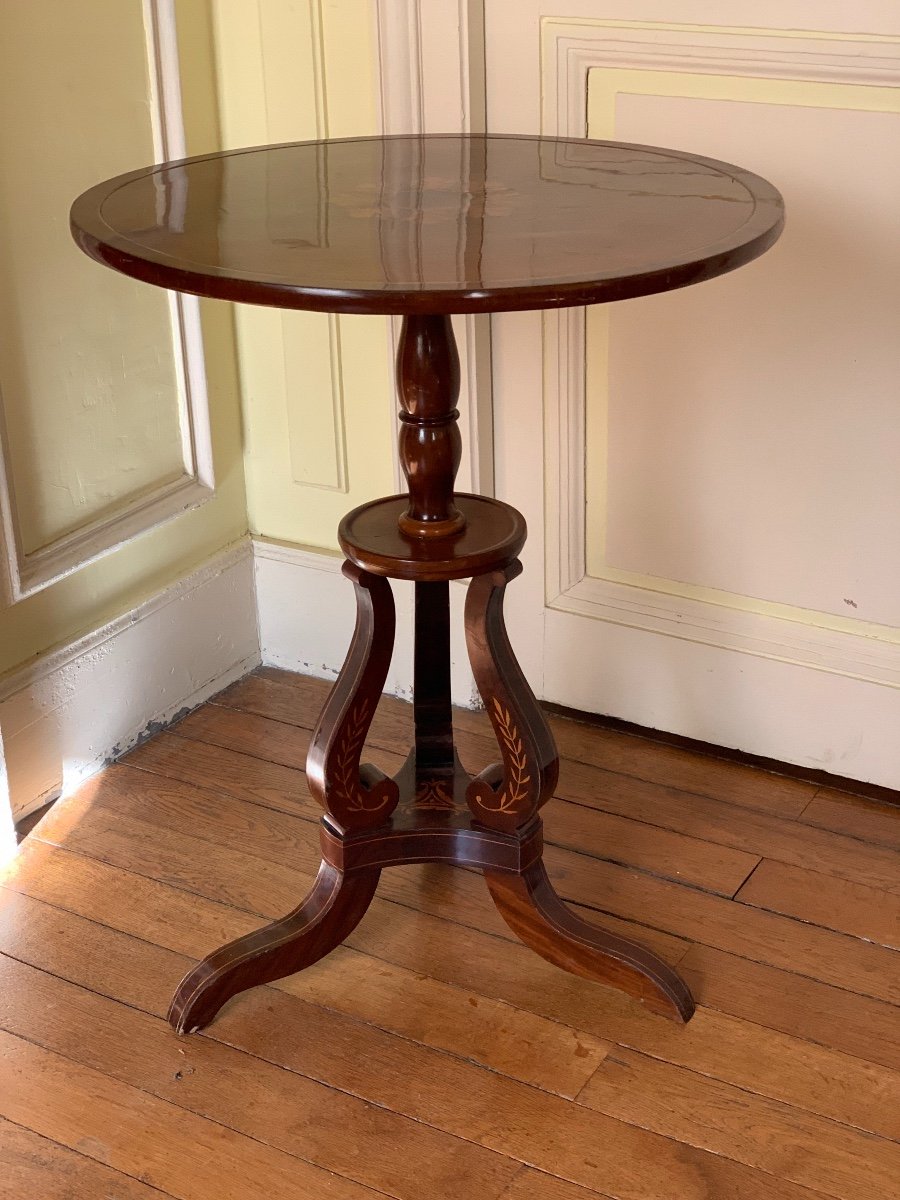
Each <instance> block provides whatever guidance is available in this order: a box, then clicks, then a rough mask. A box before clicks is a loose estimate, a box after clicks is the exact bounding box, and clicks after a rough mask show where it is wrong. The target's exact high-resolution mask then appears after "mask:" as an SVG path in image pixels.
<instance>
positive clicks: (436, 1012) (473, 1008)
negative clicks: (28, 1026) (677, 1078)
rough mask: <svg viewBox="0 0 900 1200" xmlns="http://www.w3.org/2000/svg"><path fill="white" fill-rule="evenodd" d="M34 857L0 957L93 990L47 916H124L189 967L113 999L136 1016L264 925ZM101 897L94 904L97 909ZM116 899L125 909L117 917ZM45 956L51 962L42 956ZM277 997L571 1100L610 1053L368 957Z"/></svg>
mask: <svg viewBox="0 0 900 1200" xmlns="http://www.w3.org/2000/svg"><path fill="white" fill-rule="evenodd" d="M34 848H35V850H39V851H40V852H38V853H33V854H32V855H31V858H30V862H29V863H28V868H29V869H27V870H26V871H24V872H22V873H20V874H19V875H18V877H17V878H16V879H15V880H14V881H10V884H11V886H13V887H14V888H15V890H17V891H21V892H22V895H24V896H28V897H29V898H32V899H34V900H40V901H42V902H43V904H44V907H38V908H36V909H33V910H32V911H31V913H30V915H28V916H25V915H22V916H20V917H19V919H18V920H16V921H14V922H12V921H11V919H10V917H9V916H8V917H7V919H6V921H5V924H0V950H4V951H5V952H6V953H8V954H12V955H14V956H15V957H17V958H20V959H22V961H25V962H29V963H32V964H33V965H36V966H39V967H41V968H42V969H45V970H49V971H52V972H53V973H54V974H59V975H61V976H63V977H64V978H66V979H76V980H78V981H80V982H83V983H85V985H87V986H90V985H91V978H92V977H91V976H90V975H87V976H85V975H78V974H77V972H78V971H79V969H82V968H83V961H82V956H81V951H80V950H79V949H78V947H77V943H78V937H77V936H75V934H74V932H73V931H74V930H75V929H76V928H77V922H76V925H75V926H71V925H70V926H66V923H65V920H64V918H63V916H60V917H58V918H54V916H53V913H54V912H55V909H54V908H51V907H50V906H51V905H58V906H60V908H61V909H62V910H67V909H72V908H73V907H74V910H75V912H77V913H79V914H81V916H83V917H86V918H89V919H90V920H92V921H95V922H106V923H108V922H109V912H110V911H114V912H117V913H123V914H124V919H120V920H119V921H118V922H117V923H116V924H115V926H113V927H114V928H116V929H120V930H122V931H123V932H125V933H128V934H130V935H132V936H135V937H139V938H141V939H143V940H145V941H150V942H152V943H154V944H156V945H159V946H161V947H165V948H167V949H168V950H172V951H175V952H176V953H177V954H179V955H181V954H183V955H187V956H188V957H187V958H184V959H182V958H179V959H178V961H177V962H176V963H175V964H174V965H173V966H172V967H171V970H170V971H165V970H163V969H161V966H160V964H159V963H157V965H156V966H155V968H154V971H153V976H152V979H151V980H149V981H148V983H147V985H146V986H147V987H149V988H151V992H150V997H151V999H150V1001H149V1002H148V1000H147V997H146V996H144V995H143V994H141V995H139V996H138V997H135V996H133V995H128V994H125V993H123V992H122V991H121V990H117V991H115V993H114V994H116V995H117V996H119V997H120V998H123V999H126V1000H127V1001H128V1002H129V1003H136V1004H138V1005H139V1006H140V1007H144V1006H146V1005H147V1004H148V1003H149V1004H150V1009H149V1010H150V1011H154V1012H160V1013H163V1012H165V1010H166V1008H167V1005H168V1001H169V999H170V998H171V993H172V992H173V991H174V988H175V986H176V985H177V983H178V979H179V978H180V975H179V974H178V972H179V971H180V972H181V974H183V973H184V971H186V970H187V967H188V966H189V965H190V960H193V959H197V958H200V957H202V955H203V954H204V953H206V952H207V951H208V950H210V949H212V948H213V947H214V946H215V945H217V944H220V943H222V942H225V941H228V940H230V939H231V938H234V937H239V936H240V935H242V934H244V933H248V932H249V931H250V930H252V929H255V928H257V927H258V925H259V924H260V919H259V917H255V916H251V915H250V914H247V913H240V912H238V911H236V910H232V909H223V908H222V907H221V906H220V905H216V904H211V903H209V902H205V903H204V902H200V901H199V900H198V899H197V898H196V897H192V896H187V895H186V894H184V893H178V892H176V891H174V890H173V889H170V888H166V887H164V886H163V885H159V884H155V883H154V882H153V881H149V880H142V879H140V878H139V877H136V876H133V875H128V874H126V873H125V872H120V871H115V870H113V869H112V868H99V867H98V864H95V863H93V861H92V860H90V859H83V858H80V857H77V858H76V857H75V856H72V855H69V856H68V859H69V861H63V858H64V854H63V852H61V851H53V850H52V849H51V848H50V847H44V846H40V847H38V846H37V844H35V847H34ZM48 851H49V853H48ZM97 897H101V898H102V899H101V900H100V901H99V902H97V899H96V898H97ZM119 900H121V901H122V903H123V905H127V907H123V908H119V906H118V901H119ZM376 903H379V902H377V901H376ZM381 907H382V909H383V910H384V911H383V915H382V920H390V919H391V912H390V910H391V908H392V907H393V906H389V905H387V904H382V905H381ZM0 909H2V910H3V911H7V912H8V911H9V901H8V900H6V901H5V902H4V900H3V898H2V893H0ZM11 926H12V928H11ZM123 926H124V928H123ZM13 929H14V930H15V932H14V933H13ZM65 929H68V932H64V930H65ZM51 950H52V954H53V957H52V958H50V957H48V956H49V955H50V953H51ZM173 961H174V960H173ZM115 967H116V964H115V963H113V964H110V965H109V966H107V965H105V963H104V961H102V960H101V962H100V963H99V965H98V968H97V970H98V972H100V973H98V974H95V975H94V976H93V980H94V986H96V985H97V980H98V979H99V978H106V977H107V974H108V972H110V971H113V970H115ZM128 978H130V973H129V975H128ZM124 986H125V984H124V982H123V981H121V980H118V982H117V983H116V984H115V987H116V988H118V989H121V988H123V987H124ZM275 986H278V987H280V988H283V989H284V990H285V991H290V992H291V993H292V994H294V995H297V996H300V997H302V998H304V999H307V1000H308V1001H309V1002H310V1003H315V1004H320V1005H322V1006H324V1007H328V1008H332V1009H334V1010H335V1011H338V1012H342V1013H344V1014H345V1015H348V1016H351V1017H353V1018H355V1019H357V1020H364V1021H368V1022H370V1023H371V1024H376V1025H379V1026H380V1027H381V1028H383V1029H385V1030H387V1031H388V1032H392V1033H397V1034H399V1035H400V1036H401V1037H405V1038H409V1039H411V1040H413V1041H419V1042H422V1043H423V1044H427V1045H432V1046H435V1047H437V1048H439V1049H443V1050H446V1051H448V1052H449V1053H452V1054H456V1055H458V1056H460V1057H463V1058H467V1059H470V1060H471V1061H472V1062H476V1063H479V1064H481V1065H483V1066H486V1067H488V1068H489V1069H491V1070H494V1071H499V1072H500V1073H501V1074H506V1075H509V1076H510V1077H511V1078H515V1079H519V1080H521V1081H522V1082H525V1083H531V1084H534V1085H535V1086H537V1087H541V1088H543V1089H544V1090H545V1091H552V1092H555V1093H556V1094H558V1095H561V1096H568V1097H570V1098H571V1097H574V1096H575V1095H577V1093H578V1092H579V1091H580V1090H581V1088H582V1087H583V1086H584V1084H585V1082H586V1081H587V1079H588V1078H589V1077H590V1076H591V1074H593V1072H594V1070H595V1069H596V1066H597V1064H598V1063H599V1061H600V1060H601V1059H602V1057H603V1055H604V1054H605V1053H606V1051H607V1048H608V1043H606V1042H605V1041H602V1040H600V1039H599V1038H596V1037H594V1036H592V1035H591V1034H588V1033H586V1032H584V1031H577V1030H574V1029H573V1028H572V1027H571V1026H569V1025H566V1024H563V1023H561V1022H558V1021H554V1020H550V1019H548V1018H545V1017H542V1016H541V1015H540V1014H534V1013H531V1012H529V1011H526V1010H520V1009H516V1008H514V1007H513V1006H511V1005H509V1004H507V1003H506V1002H505V1001H503V1000H498V999H493V998H491V997H486V996H482V995H479V994H478V993H477V992H475V991H472V990H471V989H468V988H466V987H464V986H456V985H454V984H450V983H445V982H440V981H438V980H435V979H432V978H429V977H428V976H425V975H423V974H422V973H421V972H417V971H414V970H409V969H407V968H405V967H398V966H396V965H394V964H392V963H388V962H386V961H384V960H380V959H377V958H372V957H371V956H369V955H366V954H364V953H362V952H360V951H358V950H354V949H352V948H351V946H350V945H344V946H341V947H339V948H338V949H337V950H335V951H333V953H332V954H331V955H330V956H329V958H328V969H327V970H321V971H310V972H305V973H302V974H300V975H297V976H293V977H291V978H289V979H285V980H281V981H279V982H278V984H276V985H275ZM513 1028H514V1030H515V1036H513V1035H512V1032H511V1031H512V1029H513Z"/></svg>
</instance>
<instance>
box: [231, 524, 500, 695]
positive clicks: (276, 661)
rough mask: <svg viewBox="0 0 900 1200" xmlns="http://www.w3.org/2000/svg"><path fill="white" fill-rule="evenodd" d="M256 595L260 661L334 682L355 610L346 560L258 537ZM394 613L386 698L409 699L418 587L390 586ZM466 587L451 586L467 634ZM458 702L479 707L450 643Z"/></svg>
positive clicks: (457, 626) (456, 617)
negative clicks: (343, 566)
mask: <svg viewBox="0 0 900 1200" xmlns="http://www.w3.org/2000/svg"><path fill="white" fill-rule="evenodd" d="M253 554H254V559H255V562H256V597H257V606H258V611H259V636H260V652H261V655H262V661H263V662H264V663H265V664H266V666H270V667H281V668H282V669H283V670H285V671H297V672H299V673H300V674H303V675H315V676H317V677H318V678H319V679H334V678H335V676H336V675H337V673H338V671H339V670H340V668H341V664H342V663H343V661H344V658H345V656H346V654H347V650H348V647H349V645H350V639H351V637H352V635H353V626H354V623H355V620H356V609H355V603H354V599H353V588H352V586H351V585H350V582H349V581H348V580H347V579H345V578H344V577H343V575H342V574H341V564H342V563H343V558H342V557H341V556H340V555H338V554H329V553H327V552H326V551H322V550H304V549H301V548H300V547H298V546H289V545H285V544H283V543H281V542H270V541H266V540H264V539H254V542H253ZM391 586H392V588H393V592H394V603H395V605H396V609H397V634H396V639H395V645H394V655H393V658H392V660H391V666H390V670H389V672H388V677H387V680H386V681H385V685H384V690H385V692H387V693H388V694H389V695H392V696H400V697H401V698H402V699H404V700H411V699H412V677H413V676H412V668H413V661H412V628H413V585H412V584H411V583H404V582H402V581H397V580H392V581H391ZM464 601H465V585H464V584H463V585H457V584H451V586H450V607H451V627H452V629H453V630H454V631H455V633H457V634H458V632H459V631H461V630H462V628H463V605H464ZM451 682H452V694H453V702H454V704H458V705H460V706H461V707H463V708H477V707H480V704H481V701H480V698H479V697H478V692H477V690H476V688H475V681H474V679H473V678H472V673H471V669H470V667H469V662H468V658H467V656H466V651H465V646H464V645H463V644H462V642H461V639H460V637H459V636H457V637H456V640H455V643H454V644H453V645H452V661H451Z"/></svg>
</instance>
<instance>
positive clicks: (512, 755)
mask: <svg viewBox="0 0 900 1200" xmlns="http://www.w3.org/2000/svg"><path fill="white" fill-rule="evenodd" d="M521 569H522V568H521V566H520V564H519V563H518V561H516V562H515V563H513V564H511V565H510V566H509V567H507V568H506V569H505V570H503V571H494V572H491V573H490V574H487V575H482V576H480V577H478V578H476V579H473V580H472V582H471V584H470V585H469V591H468V596H467V598H466V640H467V644H468V647H469V656H470V659H471V662H472V669H473V671H474V674H475V679H476V682H477V684H478V690H479V691H480V693H481V696H482V699H483V700H484V703H485V707H486V708H487V711H488V715H489V716H490V719H491V724H492V725H493V727H494V732H495V734H496V736H497V741H498V743H499V746H500V752H501V754H502V756H503V770H502V772H496V771H491V770H490V769H489V770H488V771H487V772H483V773H482V775H481V776H479V777H478V778H477V779H475V780H473V782H472V783H471V785H470V787H469V791H468V797H467V798H468V801H469V805H470V807H471V809H472V812H473V814H474V816H475V817H476V818H477V820H478V821H479V823H480V824H483V825H487V826H488V827H490V828H492V829H497V830H503V831H505V832H514V831H515V830H516V829H518V828H521V827H522V826H524V825H526V824H527V823H528V822H529V821H531V820H533V818H534V817H535V815H536V814H537V811H538V809H539V808H541V807H542V805H544V804H545V803H546V802H547V800H548V799H549V798H550V796H551V795H552V793H553V788H554V787H555V785H556V779H557V774H558V768H559V762H558V759H557V756H556V748H555V745H554V742H553V736H552V734H551V733H550V730H549V728H548V726H547V722H546V721H545V719H544V714H543V712H542V711H541V709H540V706H539V705H538V703H537V701H536V700H535V698H534V694H533V693H532V691H531V688H530V687H529V686H528V682H527V680H526V679H525V676H524V675H523V674H522V671H521V668H520V667H519V665H518V663H517V662H516V660H515V657H514V656H513V653H512V650H511V648H510V644H509V639H508V638H507V636H506V628H505V626H504V622H503V595H504V592H505V589H506V584H507V582H508V581H509V580H510V579H512V578H514V577H515V576H516V575H518V574H519V572H520V571H521ZM484 876H485V879H486V880H487V885H488V888H489V889H490V893H491V896H492V897H493V900H494V903H495V904H496V906H497V908H498V910H499V912H500V915H501V916H502V917H503V919H504V920H505V921H506V923H507V925H509V927H510V928H511V929H512V930H513V932H514V933H515V934H516V935H517V936H518V937H520V938H521V939H522V941H523V942H525V944H526V945H528V946H530V947H531V948H532V950H534V951H536V953H538V954H540V955H541V957H542V958H546V959H548V960H549V961H550V962H552V963H555V964H556V966H558V967H562V968H563V969H564V970H566V971H571V972H572V973H573V974H576V975H583V976H585V977H586V978H588V979H596V980H598V981H600V982H603V983H609V984H612V985H613V986H614V987H618V988H621V989H622V990H623V991H626V992H628V993H629V995H632V996H635V997H637V998H638V999H639V1000H641V1001H642V1002H643V1003H644V1004H645V1005H646V1006H647V1007H648V1008H650V1009H652V1010H653V1011H654V1012H658V1013H660V1014H662V1015H663V1016H666V1017H670V1018H671V1019H673V1020H675V1021H688V1020H690V1018H691V1016H692V1015H693V1012H694V1002H693V999H692V998H691V994H690V991H689V990H688V987H687V985H686V984H685V982H684V981H683V980H682V978H681V977H680V975H678V973H677V972H676V971H675V970H673V968H672V967H670V966H669V965H668V963H666V962H664V961H663V959H661V958H660V957H659V956H658V955H656V954H653V953H652V952H651V951H649V950H646V949H645V948H644V947H643V946H640V945H638V943H636V942H631V941H628V940H627V939H626V938H622V937H618V936H617V935H615V934H612V933H609V932H607V931H606V930H605V929H602V928H601V927H599V926H597V925H594V924H592V923H589V922H587V921H584V920H582V919H581V918H580V917H577V916H575V914H574V913H572V912H571V911H570V910H569V909H568V908H567V907H566V905H565V904H564V903H563V901H562V900H561V899H560V898H559V896H558V895H557V894H556V892H555V891H554V889H553V885H552V884H551V883H550V880H549V879H548V878H547V871H546V868H545V867H544V863H543V860H542V859H539V860H538V861H537V862H535V863H533V864H531V865H530V866H528V867H527V868H526V869H525V870H524V871H523V872H521V873H519V874H512V873H510V872H508V871H494V870H490V869H487V870H485V871H484Z"/></svg>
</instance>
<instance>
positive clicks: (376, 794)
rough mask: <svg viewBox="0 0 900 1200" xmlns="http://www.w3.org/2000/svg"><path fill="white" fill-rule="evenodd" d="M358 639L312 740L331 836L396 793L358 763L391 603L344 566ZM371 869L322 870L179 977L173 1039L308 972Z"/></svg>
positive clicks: (338, 938) (349, 923) (339, 935)
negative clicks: (269, 916) (269, 918)
mask: <svg viewBox="0 0 900 1200" xmlns="http://www.w3.org/2000/svg"><path fill="white" fill-rule="evenodd" d="M343 569H344V574H345V575H347V576H348V577H349V578H350V579H351V580H352V581H353V583H354V586H355V589H356V599H357V620H356V630H355V632H354V635H353V641H352V642H351V645H350V651H349V653H348V655H347V661H346V662H345V663H344V666H343V668H342V670H341V673H340V675H339V676H338V679H337V682H336V683H335V686H334V688H333V689H332V692H331V695H330V696H329V698H328V701H327V703H326V705H325V708H324V709H323V711H322V715H321V717H320V718H319V723H318V726H317V727H316V731H315V733H314V734H313V739H312V743H311V745H310V749H309V757H308V759H307V779H308V782H309V787H310V791H311V792H312V793H313V795H314V796H316V798H317V799H318V800H319V801H320V802H321V804H322V806H323V807H324V808H325V810H326V813H327V814H328V820H329V822H330V826H331V828H332V829H333V830H334V831H335V833H336V834H338V835H341V834H344V833H346V832H358V831H361V830H367V829H370V828H377V827H378V826H381V825H384V824H385V823H386V822H388V821H389V819H390V816H391V813H392V812H393V810H394V808H395V807H396V805H397V800H398V798H399V795H400V789H399V788H398V786H397V784H396V783H395V782H394V781H393V780H392V779H388V778H387V777H386V776H385V775H383V774H382V773H381V772H380V771H378V770H377V769H376V768H375V767H372V766H365V767H362V768H361V767H360V755H361V753H362V748H363V743H364V742H365V739H366V734H367V732H368V729H369V725H370V724H371V722H372V717H373V716H374V715H375V706H376V705H377V703H378V700H379V697H380V696H381V690H382V688H383V687H384V681H385V677H386V675H387V670H388V666H389V665H390V660H391V651H392V649H393V644H394V600H393V596H392V594H391V585H390V584H389V583H388V581H387V580H386V579H383V578H381V577H379V576H377V575H370V574H368V573H367V572H365V571H362V570H360V569H359V567H355V566H353V565H352V564H351V563H346V564H345V565H344V568H343ZM380 873H381V872H380V870H379V869H378V868H371V869H367V870H362V871H355V872H354V873H353V874H352V875H345V874H344V872H343V871H341V870H339V869H338V868H336V867H335V866H333V865H331V864H330V863H328V862H325V861H323V862H322V864H321V866H320V868H319V874H318V877H317V878H316V881H315V883H314V884H313V887H312V890H311V891H310V893H309V895H308V896H307V897H306V899H305V900H304V901H303V902H302V903H301V904H300V905H298V907H297V908H295V909H294V911H293V912H291V913H289V914H288V915H287V916H286V917H283V918H282V919H281V920H279V921H273V922H272V923H271V924H269V925H266V926H264V927H263V928H262V929H258V930H255V931H254V932H253V933H249V934H246V935H245V936H244V937H241V938H237V939H236V941H233V942H230V943H229V944H228V945H226V946H222V947H221V948H220V949H218V950H216V951H214V952H213V953H212V954H210V955H209V956H208V957H207V958H205V959H204V960H203V961H202V962H201V963H199V964H198V965H197V966H196V967H194V969H193V970H192V971H190V972H188V974H187V975H186V976H185V978H184V979H183V980H182V982H181V984H180V985H179V987H178V990H177V991H176V993H175V996H174V999H173V1000H172V1004H171V1006H170V1008H169V1014H168V1019H169V1023H170V1024H171V1025H172V1026H173V1028H174V1029H175V1030H176V1031H177V1032H178V1033H185V1032H191V1031H192V1030H195V1029H200V1028H202V1027H203V1026H204V1025H206V1024H208V1023H209V1022H210V1021H211V1020H212V1019H213V1017H214V1016H215V1015H216V1013H217V1012H218V1011H219V1009H220V1008H221V1007H222V1005H223V1004H224V1003H225V1002H226V1001H227V1000H230V999H231V997H232V996H236V995H237V994H238V992H242V991H245V990H246V989H247V988H251V987H256V986H257V985H258V984H261V983H271V982H272V980H274V979H282V978H283V977H284V976H285V975H293V974H294V972H295V971H299V970H301V969H302V968H303V967H308V966H309V965H310V964H311V963H314V962H316V961H317V960H318V959H320V958H322V957H323V956H324V955H326V954H328V953H329V952H330V951H331V950H333V949H334V948H335V946H337V945H339V944H340V943H341V942H342V941H343V940H344V938H346V937H347V935H348V934H349V933H351V932H352V930H353V929H354V928H355V927H356V925H357V924H358V923H359V921H360V920H361V919H362V917H363V915H364V913H365V911H366V909H367V908H368V907H369V904H370V902H371V900H372V897H373V896H374V894H375V889H376V887H377V886H378V879H379V876H380Z"/></svg>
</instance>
